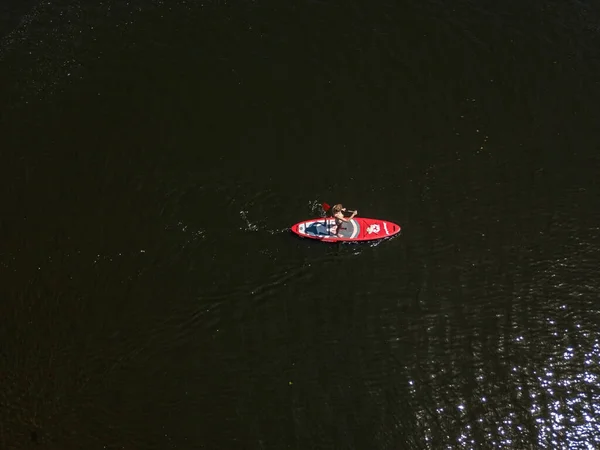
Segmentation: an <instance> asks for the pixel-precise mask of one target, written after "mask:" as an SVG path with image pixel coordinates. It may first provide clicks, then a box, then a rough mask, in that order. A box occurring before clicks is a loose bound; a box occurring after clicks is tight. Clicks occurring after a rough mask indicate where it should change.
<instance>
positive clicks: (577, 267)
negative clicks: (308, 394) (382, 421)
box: [407, 242, 600, 449]
mask: <svg viewBox="0 0 600 450" xmlns="http://www.w3.org/2000/svg"><path fill="white" fill-rule="evenodd" d="M596 250H597V249H596V248H595V247H594V246H592V245H589V244H584V243H582V242H579V243H577V244H576V245H575V246H573V247H571V248H570V249H564V251H565V252H569V251H570V253H569V256H566V257H561V258H559V259H557V260H556V261H555V262H554V263H548V264H540V265H539V266H538V268H536V270H535V273H534V274H533V275H532V277H531V279H530V280H529V282H528V283H524V284H523V289H517V290H515V292H514V301H513V302H512V303H511V304H512V307H511V309H510V311H506V310H505V311H502V312H499V311H500V310H499V309H497V310H496V311H495V314H493V316H494V319H495V320H490V322H489V323H488V324H487V326H486V325H485V324H481V323H471V324H470V326H471V327H472V333H471V336H465V335H464V334H465V332H467V331H468V330H467V329H463V330H462V334H461V332H460V331H459V329H458V327H459V325H455V324H454V323H455V322H458V317H457V316H455V315H453V314H452V313H448V314H446V315H445V318H444V319H440V318H439V317H438V318H436V317H430V318H429V319H428V321H429V323H428V324H427V326H426V327H424V330H425V331H424V332H425V333H426V338H425V339H426V340H427V341H428V343H427V344H426V346H427V347H428V352H427V353H428V354H427V357H424V358H423V360H426V361H427V363H426V364H427V365H428V366H427V367H423V366H417V367H416V369H417V370H416V371H414V369H411V368H410V365H409V366H408V367H407V369H408V371H409V372H412V373H413V376H412V377H411V379H409V380H408V387H409V392H410V394H411V397H412V399H411V402H410V403H411V404H412V405H413V407H414V408H415V409H416V411H415V416H416V421H417V423H418V424H420V426H421V427H422V431H421V432H422V433H423V436H422V440H423V442H425V443H426V448H430V449H437V448H448V449H449V448H456V445H457V444H458V446H459V448H465V449H470V448H473V449H476V448H494V449H496V448H502V449H504V448H506V449H508V448H510V449H513V448H527V449H529V448H532V449H533V448H543V449H596V448H600V423H599V419H598V417H599V416H598V414H599V413H600V387H599V386H598V381H599V378H600V333H598V330H597V326H596V324H597V322H598V311H597V309H596V308H595V304H594V303H595V299H596V298H597V293H598V292H599V291H600V289H599V286H598V284H597V282H596V280H595V279H593V272H592V271H591V270H590V271H588V270H586V269H587V268H592V267H595V266H596V265H597V264H596V262H595V261H594V258H596V259H597V256H596V255H597V254H598V253H597V251H596ZM542 266H546V267H545V269H542V270H540V269H541V267H542ZM485 308H489V306H483V307H482V309H481V311H478V312H476V313H475V312H473V311H471V312H470V314H471V318H473V319H474V320H477V321H481V320H485V318H486V315H487V316H488V317H489V314H490V312H489V311H485ZM465 314H468V313H466V312H465ZM440 338H441V341H440ZM469 349H471V352H472V353H471V354H469ZM421 350H422V349H421ZM461 351H464V352H465V353H464V354H463V358H464V361H461V364H460V365H459V364H458V362H457V361H456V359H459V360H460V359H461V357H460V356H458V353H459V352H461ZM449 353H453V354H454V356H448V354H449ZM440 360H441V361H443V362H439V361H440ZM436 361H438V362H436ZM491 361H492V362H491ZM449 367H451V368H452V369H451V370H450V371H449V370H448V368H449ZM449 372H450V373H449ZM424 400H425V401H424ZM432 404H434V405H435V407H434V408H431V405H432Z"/></svg>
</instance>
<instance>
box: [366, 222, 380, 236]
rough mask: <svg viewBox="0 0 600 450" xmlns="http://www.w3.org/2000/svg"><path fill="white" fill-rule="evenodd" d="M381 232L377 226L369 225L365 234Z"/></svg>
mask: <svg viewBox="0 0 600 450" xmlns="http://www.w3.org/2000/svg"><path fill="white" fill-rule="evenodd" d="M380 230H381V228H379V225H378V224H376V223H374V224H373V225H369V227H368V228H367V233H369V234H371V233H375V234H377V233H379V231H380Z"/></svg>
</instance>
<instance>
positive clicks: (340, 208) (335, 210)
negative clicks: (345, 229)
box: [333, 203, 343, 214]
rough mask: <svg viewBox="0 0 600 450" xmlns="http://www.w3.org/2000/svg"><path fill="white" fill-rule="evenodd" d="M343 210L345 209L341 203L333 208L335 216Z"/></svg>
mask: <svg viewBox="0 0 600 450" xmlns="http://www.w3.org/2000/svg"><path fill="white" fill-rule="evenodd" d="M342 208H343V207H342V204H341V203H338V204H337V205H334V206H333V213H334V214H337V213H339V212H341V211H342Z"/></svg>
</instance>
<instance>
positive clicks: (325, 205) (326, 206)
mask: <svg viewBox="0 0 600 450" xmlns="http://www.w3.org/2000/svg"><path fill="white" fill-rule="evenodd" d="M321 206H323V209H324V210H325V211H329V210H330V209H331V206H329V205H328V204H327V203H322V204H321Z"/></svg>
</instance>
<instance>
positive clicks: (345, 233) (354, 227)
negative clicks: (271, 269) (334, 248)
mask: <svg viewBox="0 0 600 450" xmlns="http://www.w3.org/2000/svg"><path fill="white" fill-rule="evenodd" d="M291 230H292V231H293V232H294V233H296V234H297V235H298V236H301V237H305V238H310V239H318V240H321V241H325V242H360V241H374V240H377V239H385V238H388V237H392V236H394V235H396V234H398V233H400V225H398V224H395V223H393V222H389V221H387V220H379V219H368V218H364V217H354V218H353V219H351V220H350V221H349V222H343V223H342V230H341V231H340V233H339V235H337V236H336V225H335V219H333V218H320V219H310V220H305V221H303V222H298V223H297V224H295V225H293V226H292V228H291Z"/></svg>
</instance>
